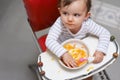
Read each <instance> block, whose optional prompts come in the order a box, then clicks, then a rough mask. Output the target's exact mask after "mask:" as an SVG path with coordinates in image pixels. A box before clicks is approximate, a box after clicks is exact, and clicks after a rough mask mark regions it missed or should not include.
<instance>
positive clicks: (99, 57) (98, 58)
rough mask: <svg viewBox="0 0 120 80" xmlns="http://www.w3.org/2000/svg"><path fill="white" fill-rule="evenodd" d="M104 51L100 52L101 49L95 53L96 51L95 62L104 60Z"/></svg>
mask: <svg viewBox="0 0 120 80" xmlns="http://www.w3.org/2000/svg"><path fill="white" fill-rule="evenodd" d="M104 55H105V54H104V53H103V52H100V51H95V53H94V55H93V56H94V57H95V58H94V61H93V63H100V62H102V60H103V58H104Z"/></svg>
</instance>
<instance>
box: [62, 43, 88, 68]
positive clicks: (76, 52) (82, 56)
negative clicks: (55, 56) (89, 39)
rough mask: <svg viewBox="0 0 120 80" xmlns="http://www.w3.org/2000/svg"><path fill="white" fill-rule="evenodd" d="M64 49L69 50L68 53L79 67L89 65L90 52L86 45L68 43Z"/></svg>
mask: <svg viewBox="0 0 120 80" xmlns="http://www.w3.org/2000/svg"><path fill="white" fill-rule="evenodd" d="M63 47H64V48H65V49H67V50H68V53H69V54H70V55H71V56H72V57H73V58H74V59H75V61H76V63H77V65H78V66H82V65H84V64H86V63H87V58H88V52H87V50H86V47H85V46H84V45H81V44H78V43H66V44H64V45H63Z"/></svg>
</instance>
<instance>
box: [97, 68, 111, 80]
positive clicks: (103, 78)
mask: <svg viewBox="0 0 120 80" xmlns="http://www.w3.org/2000/svg"><path fill="white" fill-rule="evenodd" d="M98 74H99V76H100V78H101V80H111V79H110V78H109V76H108V74H107V72H106V71H105V70H103V71H101V72H99V73H98Z"/></svg>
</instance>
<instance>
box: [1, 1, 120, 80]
mask: <svg viewBox="0 0 120 80" xmlns="http://www.w3.org/2000/svg"><path fill="white" fill-rule="evenodd" d="M105 2H108V3H110V4H113V5H116V6H119V7H120V5H119V3H120V1H119V0H117V1H115V0H105ZM26 18H27V17H26V12H25V9H24V5H23V3H22V0H1V1H0V80H37V78H36V76H35V75H34V74H33V73H32V72H31V71H30V70H29V69H28V64H30V63H33V62H35V61H36V60H37V56H38V55H39V53H38V50H37V47H36V45H35V43H34V40H33V37H32V33H31V29H30V28H29V24H28V23H27V19H26ZM106 28H107V29H109V30H110V31H111V33H112V34H114V35H115V36H116V38H117V41H119V40H120V34H119V29H114V28H111V27H107V26H106ZM119 43H120V42H119ZM119 61H120V59H119V58H118V60H117V61H116V62H115V63H114V64H113V65H111V66H110V67H108V68H107V72H108V74H109V75H110V77H111V80H119V78H120V76H119V74H120V71H119V70H118V68H119V66H120V63H119ZM110 72H111V73H110Z"/></svg>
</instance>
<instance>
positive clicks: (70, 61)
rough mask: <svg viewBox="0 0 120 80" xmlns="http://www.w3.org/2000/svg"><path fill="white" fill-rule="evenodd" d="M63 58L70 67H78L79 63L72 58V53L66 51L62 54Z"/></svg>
mask: <svg viewBox="0 0 120 80" xmlns="http://www.w3.org/2000/svg"><path fill="white" fill-rule="evenodd" d="M61 60H62V61H63V63H64V64H65V65H66V66H68V67H70V68H74V67H77V64H76V62H75V60H74V59H73V58H72V56H71V55H69V54H68V53H64V54H63V55H62V56H61Z"/></svg>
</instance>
